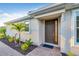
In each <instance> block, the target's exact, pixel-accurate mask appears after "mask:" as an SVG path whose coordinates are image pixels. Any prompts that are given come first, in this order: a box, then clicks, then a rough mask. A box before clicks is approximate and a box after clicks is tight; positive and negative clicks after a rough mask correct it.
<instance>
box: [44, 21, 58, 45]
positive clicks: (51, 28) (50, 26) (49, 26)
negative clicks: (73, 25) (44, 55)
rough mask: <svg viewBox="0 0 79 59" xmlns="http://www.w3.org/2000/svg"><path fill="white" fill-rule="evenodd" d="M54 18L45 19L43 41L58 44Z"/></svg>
mask: <svg viewBox="0 0 79 59" xmlns="http://www.w3.org/2000/svg"><path fill="white" fill-rule="evenodd" d="M56 24H57V23H56V20H46V21H45V42H46V43H49V44H56V45H57V44H58V39H56V36H57V35H56V36H55V34H56V33H57V32H56V31H55V30H56V29H57V28H55V27H57V25H56Z"/></svg>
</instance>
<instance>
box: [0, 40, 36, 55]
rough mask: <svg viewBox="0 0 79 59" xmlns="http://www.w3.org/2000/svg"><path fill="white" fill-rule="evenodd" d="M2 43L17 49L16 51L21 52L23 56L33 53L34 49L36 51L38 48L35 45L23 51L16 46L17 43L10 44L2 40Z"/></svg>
mask: <svg viewBox="0 0 79 59" xmlns="http://www.w3.org/2000/svg"><path fill="white" fill-rule="evenodd" d="M0 41H1V42H3V43H5V44H6V45H8V46H9V47H11V48H13V49H15V50H16V51H18V52H20V53H21V54H23V55H26V54H28V53H29V52H31V51H32V50H33V49H35V48H36V47H37V46H35V45H31V46H30V47H29V48H28V49H27V50H26V51H23V50H21V48H20V46H17V44H15V43H9V42H8V40H7V39H0Z"/></svg>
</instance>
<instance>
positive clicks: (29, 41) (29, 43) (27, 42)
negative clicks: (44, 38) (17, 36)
mask: <svg viewBox="0 0 79 59" xmlns="http://www.w3.org/2000/svg"><path fill="white" fill-rule="evenodd" d="M25 43H26V44H27V45H28V46H30V45H32V43H33V42H32V41H31V39H29V40H27V41H26V42H25Z"/></svg>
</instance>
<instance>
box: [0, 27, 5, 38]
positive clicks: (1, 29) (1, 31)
mask: <svg viewBox="0 0 79 59" xmlns="http://www.w3.org/2000/svg"><path fill="white" fill-rule="evenodd" d="M0 33H2V34H4V37H6V28H5V27H0Z"/></svg>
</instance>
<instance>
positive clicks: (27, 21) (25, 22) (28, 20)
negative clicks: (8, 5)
mask: <svg viewBox="0 0 79 59" xmlns="http://www.w3.org/2000/svg"><path fill="white" fill-rule="evenodd" d="M23 22H25V23H26V22H29V31H25V33H28V34H30V28H31V27H30V20H25V21H23Z"/></svg>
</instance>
